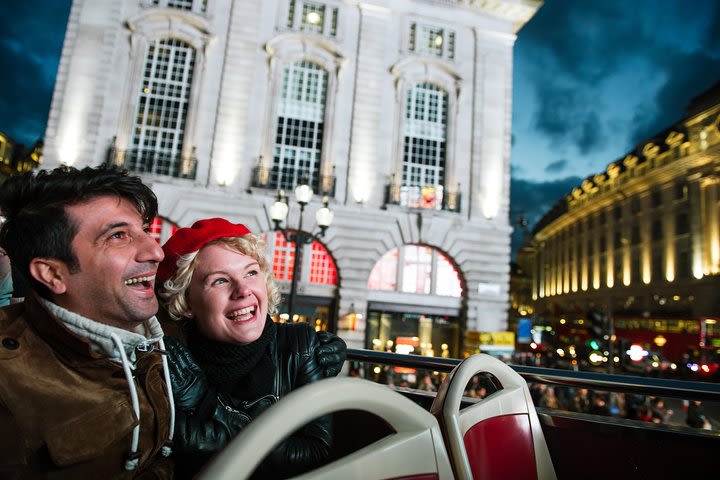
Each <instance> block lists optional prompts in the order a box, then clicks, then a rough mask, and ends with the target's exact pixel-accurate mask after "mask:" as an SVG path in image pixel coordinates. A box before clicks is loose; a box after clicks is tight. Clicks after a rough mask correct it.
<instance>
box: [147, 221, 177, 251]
mask: <svg viewBox="0 0 720 480" xmlns="http://www.w3.org/2000/svg"><path fill="white" fill-rule="evenodd" d="M178 228H179V227H178V226H177V225H176V224H174V223H173V222H171V221H169V220H165V219H164V218H162V217H155V218H153V220H152V222H150V231H149V233H150V236H151V237H153V238H154V239H155V241H156V242H158V243H160V244H163V243H165V241H167V239H168V238H170V237H172V236H173V234H174V233H175V232H176V231H177V230H178Z"/></svg>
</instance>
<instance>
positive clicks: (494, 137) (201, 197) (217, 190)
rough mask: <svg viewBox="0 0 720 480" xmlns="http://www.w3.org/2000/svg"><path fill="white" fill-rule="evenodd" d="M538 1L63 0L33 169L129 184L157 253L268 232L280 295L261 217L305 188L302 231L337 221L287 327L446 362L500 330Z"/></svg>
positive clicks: (287, 249) (278, 265)
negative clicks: (521, 86) (160, 246)
mask: <svg viewBox="0 0 720 480" xmlns="http://www.w3.org/2000/svg"><path fill="white" fill-rule="evenodd" d="M540 4H541V2H539V1H535V0H498V1H493V2H477V1H468V0H409V1H408V0H402V1H401V0H390V1H388V0H382V1H381V0H322V1H316V0H313V1H310V0H243V1H239V0H237V1H231V0H185V1H179V0H140V1H138V0H117V1H113V2H97V1H95V0H92V1H91V0H75V1H74V2H73V5H72V9H71V12H70V18H69V22H68V27H67V33H66V37H65V44H64V47H63V53H62V57H61V61H60V68H59V73H58V77H57V81H56V85H55V94H54V97H53V102H52V107H51V111H50V117H49V121H48V128H47V135H46V141H47V148H46V155H47V159H48V165H49V166H50V165H52V166H54V165H59V164H67V165H77V166H83V165H98V164H101V163H103V162H110V163H114V164H118V165H122V166H124V167H125V168H127V169H129V170H132V171H134V172H137V173H139V174H141V175H142V176H143V178H144V179H145V181H146V182H148V183H149V184H150V185H152V188H153V190H154V191H155V192H156V193H157V195H158V198H159V200H160V216H161V217H162V219H161V220H160V221H158V224H157V225H156V227H157V230H158V236H159V238H160V239H162V238H164V237H165V236H166V235H167V234H168V232H171V231H172V229H173V228H176V226H187V225H190V224H191V223H192V222H193V221H195V220H197V219H199V218H203V217H208V216H223V217H227V218H229V219H230V220H233V221H240V222H243V223H245V224H247V225H248V226H249V227H250V229H251V230H252V231H254V232H258V233H264V234H266V236H267V239H268V245H269V251H268V254H269V255H270V256H271V257H272V258H273V260H274V267H273V268H274V272H275V275H276V277H277V278H278V280H279V281H280V284H281V287H282V288H283V292H284V293H285V294H287V293H288V292H289V289H290V286H289V285H290V281H291V278H292V266H293V264H294V261H295V259H294V256H293V253H294V252H293V245H292V244H288V243H287V242H286V241H285V239H284V238H282V236H281V235H280V234H276V233H275V232H274V231H273V224H272V222H271V221H270V216H269V208H270V206H271V205H272V204H273V202H274V200H275V198H276V193H277V191H278V189H284V190H287V191H292V190H293V189H294V188H295V186H296V185H297V184H298V183H299V182H300V181H302V180H303V179H307V180H308V181H309V182H310V184H311V185H312V187H313V189H314V190H315V192H316V193H318V194H320V195H318V196H316V200H314V201H312V202H311V203H310V204H309V205H308V207H307V210H308V211H306V212H305V224H304V225H303V226H302V228H303V229H305V230H310V228H311V225H312V221H311V219H312V218H313V216H314V213H315V211H316V210H317V209H319V208H320V207H321V206H322V204H321V202H320V198H319V197H320V196H322V195H327V196H328V197H329V206H330V208H331V209H332V210H333V211H334V213H335V220H334V223H333V224H332V226H331V227H330V228H329V229H328V231H327V234H326V235H325V237H324V238H323V239H322V243H320V242H316V243H315V244H314V245H313V246H312V247H311V248H306V255H305V257H304V258H303V259H302V266H303V268H302V274H301V276H300V278H299V279H298V282H299V284H298V294H299V297H298V303H299V310H298V312H296V313H299V314H300V318H301V319H307V320H310V321H315V322H316V324H317V325H318V326H319V327H327V326H329V327H330V328H332V326H333V324H336V325H337V327H338V328H339V330H341V333H342V335H343V336H344V337H345V338H346V339H347V340H348V341H349V342H350V343H351V345H353V346H371V347H372V346H374V347H376V348H387V347H389V346H392V347H393V348H394V347H395V346H396V344H397V342H398V338H402V339H409V340H407V342H409V343H410V344H412V345H409V346H405V347H403V348H405V349H410V348H412V349H413V351H415V352H418V353H419V352H422V353H428V354H429V353H435V354H440V353H441V350H444V349H448V350H449V353H450V354H452V355H453V356H455V355H458V354H459V352H460V351H461V349H462V345H461V343H462V341H461V339H462V338H463V335H462V333H463V332H464V331H465V330H472V331H497V330H504V329H505V327H506V321H507V314H506V310H507V303H508V283H509V261H510V239H509V235H510V232H511V227H510V225H509V222H508V204H509V178H510V133H511V132H510V123H511V100H512V67H513V45H514V42H515V39H516V32H517V31H518V30H519V29H520V28H521V27H522V26H523V25H524V24H525V23H526V22H527V21H528V20H529V19H530V18H531V17H532V16H533V15H534V14H535V12H536V10H537V9H538V8H539V6H540ZM293 203H294V202H291V210H290V216H289V219H290V222H289V223H290V226H291V227H296V226H297V218H298V209H297V205H292V204H293ZM403 342H405V340H403ZM443 345H444V349H443V348H442V346H443Z"/></svg>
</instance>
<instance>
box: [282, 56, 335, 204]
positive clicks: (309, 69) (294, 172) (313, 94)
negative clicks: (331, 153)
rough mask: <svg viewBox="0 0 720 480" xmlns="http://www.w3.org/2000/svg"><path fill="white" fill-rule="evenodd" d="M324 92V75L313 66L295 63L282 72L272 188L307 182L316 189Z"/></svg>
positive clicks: (306, 63) (325, 80)
mask: <svg viewBox="0 0 720 480" xmlns="http://www.w3.org/2000/svg"><path fill="white" fill-rule="evenodd" d="M326 89H327V72H326V71H325V70H323V69H322V68H320V67H319V66H317V65H315V64H314V63H311V62H308V61H305V60H303V61H299V62H295V63H293V64H291V65H289V66H288V67H287V68H285V70H284V71H283V80H282V90H281V94H280V101H279V105H278V118H277V129H276V136H275V149H274V156H273V166H272V171H271V177H270V181H271V186H272V188H282V189H286V190H292V189H294V188H295V186H296V185H297V183H298V181H308V182H309V183H310V185H311V186H312V187H313V189H314V190H315V191H317V190H318V178H319V172H320V158H321V153H322V140H323V128H324V117H325V96H326Z"/></svg>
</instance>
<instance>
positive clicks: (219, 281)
mask: <svg viewBox="0 0 720 480" xmlns="http://www.w3.org/2000/svg"><path fill="white" fill-rule="evenodd" d="M225 283H227V279H225V278H217V279H215V280H213V281H212V283H211V284H210V285H223V284H225Z"/></svg>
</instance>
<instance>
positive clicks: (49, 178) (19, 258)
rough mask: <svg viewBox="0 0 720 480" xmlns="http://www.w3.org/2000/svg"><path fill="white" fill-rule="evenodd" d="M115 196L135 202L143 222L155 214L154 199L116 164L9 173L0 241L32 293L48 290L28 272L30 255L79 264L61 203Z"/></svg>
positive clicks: (1, 200) (2, 192) (0, 206)
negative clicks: (22, 173) (14, 174)
mask: <svg viewBox="0 0 720 480" xmlns="http://www.w3.org/2000/svg"><path fill="white" fill-rule="evenodd" d="M105 196H116V197H119V198H123V199H126V200H127V201H129V202H130V203H131V204H132V205H134V206H135V208H136V209H137V211H138V212H139V213H140V215H141V216H142V217H143V220H144V221H145V222H148V223H149V222H151V221H152V219H153V218H154V217H155V215H157V198H156V197H155V194H154V193H153V192H152V190H150V188H149V187H148V186H147V185H144V184H143V183H142V181H141V180H140V178H139V177H135V176H130V175H128V172H127V171H125V170H120V169H118V168H116V167H105V166H103V167H97V168H92V167H85V168H83V169H81V170H78V169H76V168H73V167H59V168H56V169H54V170H51V171H47V170H41V171H39V172H37V174H33V173H32V172H30V173H26V174H24V175H18V176H16V177H11V178H9V179H8V180H7V181H6V182H5V183H4V184H3V185H2V188H0V210H1V211H2V214H3V215H4V216H5V218H6V221H5V223H4V224H3V226H2V229H1V230H0V246H2V247H3V248H4V249H5V251H6V252H7V254H8V256H9V257H10V261H11V262H12V263H13V265H15V267H16V268H17V269H18V270H19V271H20V273H22V275H23V276H24V277H25V279H26V280H28V281H29V282H31V284H32V286H33V287H34V288H35V289H36V290H37V292H38V293H39V294H41V295H43V296H44V297H47V298H49V294H50V292H49V291H48V290H47V289H46V288H45V286H44V285H42V284H40V283H39V282H37V281H35V279H33V277H32V276H31V275H30V262H31V260H32V259H33V258H54V259H57V260H60V261H62V262H64V263H65V264H66V265H67V266H68V268H69V269H70V271H71V272H77V271H78V270H79V268H80V265H79V264H78V260H77V256H76V255H75V252H74V251H73V249H72V241H73V238H75V235H76V234H77V225H75V223H74V222H73V221H71V219H70V217H69V216H68V214H67V212H66V211H65V208H66V207H68V206H72V205H77V204H80V203H84V202H87V201H89V200H92V199H95V198H98V197H105Z"/></svg>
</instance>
